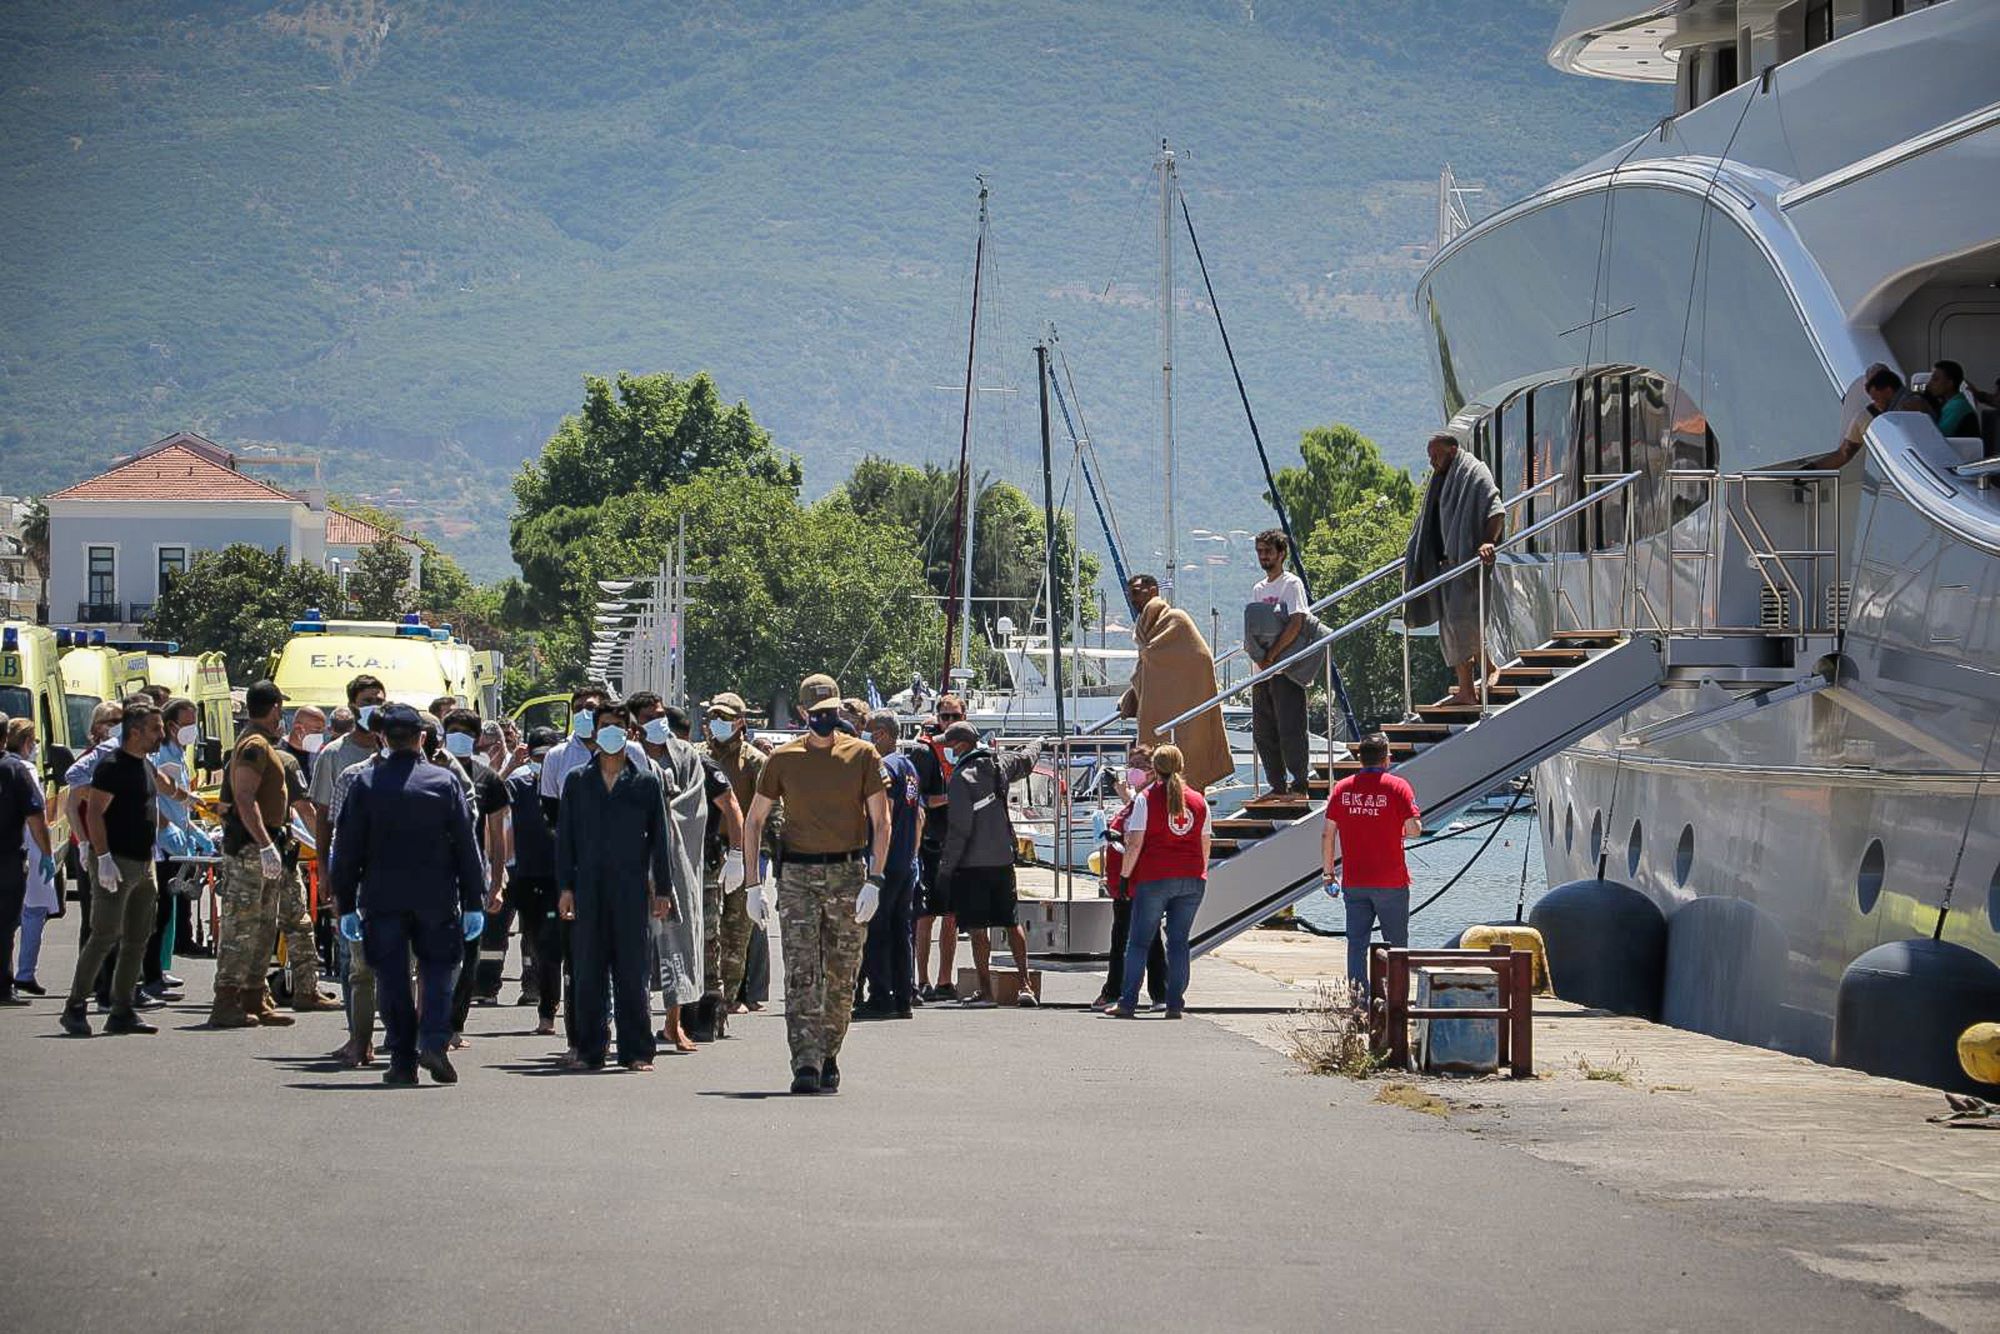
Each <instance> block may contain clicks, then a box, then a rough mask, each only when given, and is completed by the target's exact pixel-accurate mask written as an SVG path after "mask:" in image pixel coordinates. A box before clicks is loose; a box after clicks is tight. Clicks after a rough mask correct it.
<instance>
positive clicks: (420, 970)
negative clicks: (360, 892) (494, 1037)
mask: <svg viewBox="0 0 2000 1334" xmlns="http://www.w3.org/2000/svg"><path fill="white" fill-rule="evenodd" d="M462 923H463V919H462V918H460V917H459V915H458V912H457V910H456V909H455V908H451V909H443V910H434V911H428V912H411V911H401V912H380V913H377V912H371V913H369V914H367V915H366V916H364V917H363V918H362V919H361V949H362V952H363V954H364V955H365V956H366V958H367V960H368V966H369V967H370V968H373V969H374V970H375V995H376V998H377V1001H378V1003H379V1005H380V1007H381V1010H382V1033H383V1038H384V1043H385V1045H386V1046H387V1047H388V1049H389V1063H390V1065H392V1066H395V1067H397V1068H399V1069H405V1070H407V1069H413V1068H415V1066H416V1063H417V1053H418V1052H419V1051H426V1052H441V1051H443V1050H444V1049H445V1047H446V1046H447V1045H448V1044H449V1043H450V1042H451V991H452V984H453V983H455V982H456V981H457V980H458V969H459V965H460V963H461V962H462V961H463V959H464V957H465V936H464V933H465V928H464V926H463V924H462ZM411 955H415V956H416V960H417V985H418V987H419V988H420V989H421V994H422V999H423V1003H422V1006H421V1009H420V1008H419V1006H418V1002H417V996H416V995H415V994H413V993H412V992H411V990H410V956H411ZM419 1014H421V1020H420V1019H419ZM419 1022H421V1024H422V1026H423V1027H422V1030H421V1032H420V1031H419V1029H418V1024H419Z"/></svg>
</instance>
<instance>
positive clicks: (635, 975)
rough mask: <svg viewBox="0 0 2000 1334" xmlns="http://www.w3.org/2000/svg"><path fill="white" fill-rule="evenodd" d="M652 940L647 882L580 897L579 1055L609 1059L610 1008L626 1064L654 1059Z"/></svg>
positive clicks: (575, 959) (573, 956) (575, 954)
mask: <svg viewBox="0 0 2000 1334" xmlns="http://www.w3.org/2000/svg"><path fill="white" fill-rule="evenodd" d="M652 938H653V932H652V920H651V918H650V916H649V915H648V913H647V911H646V883H645V881H644V880H638V881H635V882H633V883H632V884H630V885H625V886H619V887H617V888H614V889H608V890H595V891H589V892H585V893H581V894H578V895H577V896H576V921H575V922H573V923H572V924H571V927H570V945H569V947H570V970H569V975H570V986H571V988H572V989H573V990H574V992H575V995H576V1006H575V1009H576V1024H575V1026H574V1028H572V1029H571V1033H570V1036H571V1040H572V1041H573V1042H575V1044H576V1054H577V1055H578V1056H580V1057H582V1058H583V1059H584V1060H586V1061H588V1062H590V1063H591V1064H592V1065H597V1064H601V1063H602V1062H603V1061H604V1059H605V1029H606V1024H605V1019H606V1010H607V1008H608V1009H609V1010H610V1011H611V1018H612V1019H613V1020H615V1022H616V1025H617V1029H618V1059H619V1060H620V1061H621V1062H622V1061H650V1060H652V1059H653V1057H654V1056H655V1055H657V1054H658V1049H659V1043H658V1041H657V1040H656V1039H655V1038H654V1037H653V993H652V987H651V982H652V972H651V967H650V964H649V962H648V956H649V951H650V947H651V945H652ZM607 976H608V977H609V979H610V982H611V985H610V988H609V991H610V994H609V995H606V987H605V980H606V977H607Z"/></svg>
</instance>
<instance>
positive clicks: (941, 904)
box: [916, 843, 951, 917]
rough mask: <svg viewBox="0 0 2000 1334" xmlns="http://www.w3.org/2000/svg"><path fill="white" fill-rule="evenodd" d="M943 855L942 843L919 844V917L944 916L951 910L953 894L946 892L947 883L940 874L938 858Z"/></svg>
mask: <svg viewBox="0 0 2000 1334" xmlns="http://www.w3.org/2000/svg"><path fill="white" fill-rule="evenodd" d="M943 855H944V845H943V844H942V843H920V844H918V845H917V870H918V873H919V874H918V882H917V909H916V915H917V916H919V917H943V916H944V915H945V914H946V913H949V912H950V911H951V896H950V895H948V894H946V893H945V885H944V883H943V881H942V880H941V878H940V877H939V875H938V858H940V857H942V856H943Z"/></svg>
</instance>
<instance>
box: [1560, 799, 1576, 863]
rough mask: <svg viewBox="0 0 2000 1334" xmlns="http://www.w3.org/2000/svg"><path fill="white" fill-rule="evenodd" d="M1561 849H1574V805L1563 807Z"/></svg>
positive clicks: (1573, 850) (1565, 850)
mask: <svg viewBox="0 0 2000 1334" xmlns="http://www.w3.org/2000/svg"><path fill="white" fill-rule="evenodd" d="M1563 851H1564V852H1566V853H1569V852H1575V851H1576V807H1574V806H1569V805H1565V806H1564V807H1563Z"/></svg>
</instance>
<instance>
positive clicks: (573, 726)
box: [569, 709, 597, 740]
mask: <svg viewBox="0 0 2000 1334" xmlns="http://www.w3.org/2000/svg"><path fill="white" fill-rule="evenodd" d="M596 726H597V715H596V714H594V713H592V712H591V711H590V710H589V709H578V710H577V711H576V712H575V713H572V714H571V715H570V716H569V734H570V735H571V736H580V737H583V738H584V739H586V740H588V739H589V737H590V733H591V729H592V728H594V727H596Z"/></svg>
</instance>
